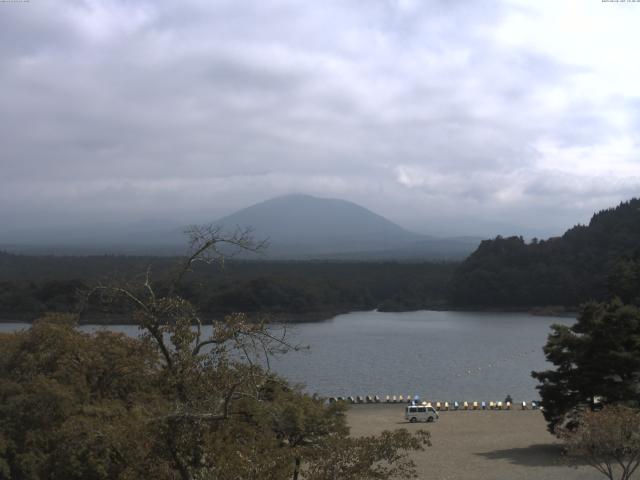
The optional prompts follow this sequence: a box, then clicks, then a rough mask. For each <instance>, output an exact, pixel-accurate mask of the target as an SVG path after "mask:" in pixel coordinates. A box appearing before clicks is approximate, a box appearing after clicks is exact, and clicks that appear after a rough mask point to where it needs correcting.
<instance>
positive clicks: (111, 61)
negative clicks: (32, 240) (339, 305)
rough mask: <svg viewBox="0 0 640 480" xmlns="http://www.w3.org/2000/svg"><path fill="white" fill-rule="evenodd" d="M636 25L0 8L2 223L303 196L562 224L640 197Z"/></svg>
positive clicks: (540, 10)
mask: <svg viewBox="0 0 640 480" xmlns="http://www.w3.org/2000/svg"><path fill="white" fill-rule="evenodd" d="M638 21H640V4H633V3H626V4H625V3H623V4H621V3H606V2H605V3H602V2H584V1H575V2H574V1H567V2H554V1H538V2H533V3H532V2H524V1H516V0H512V1H504V2H501V3H498V2H448V1H442V0H431V1H412V0H370V1H369V2H358V1H355V0H346V1H344V0H342V1H337V0H335V1H330V0H329V1H325V2H312V3H309V2H292V1H282V0H269V1H264V0H260V1H258V0H247V1H243V2H238V1H230V0H229V1H227V0H217V1H214V2H210V1H201V0H185V1H183V2H168V1H164V0H155V1H153V2H151V1H146V0H139V1H137V2H135V3H132V2H129V1H110V2H106V1H104V2H103V1H95V0H74V1H71V2H62V3H61V2H54V1H38V2H30V3H9V4H0V85H2V89H3V90H2V95H0V121H1V124H2V125H3V127H2V129H0V145H2V150H1V151H0V167H1V172H2V175H1V176H0V221H2V222H3V225H4V226H5V227H19V226H21V225H24V224H30V223H34V222H55V223H68V224H71V223H80V222H84V221H88V220H95V219H96V218H100V219H105V220H107V219H109V220H113V219H123V220H134V219H137V218H142V217H160V218H162V217H171V218H174V219H175V218H188V219H189V220H191V219H194V220H195V219H204V218H211V219H213V218H216V217H218V216H221V215H223V214H225V213H228V212H230V211H232V210H234V209H236V208H240V207H243V206H246V205H248V204H251V203H253V202H256V201H260V200H264V199H266V198H269V197H272V196H275V195H280V194H285V193H291V192H304V193H311V194H316V195H320V196H331V197H340V198H346V199H350V200H353V201H356V202H359V203H361V204H363V205H364V206H367V207H369V208H372V209H374V210H376V211H378V212H379V213H381V214H383V215H386V216H388V217H389V218H391V219H393V220H396V221H398V222H400V223H402V224H404V225H406V226H408V227H410V228H414V229H418V230H421V231H424V232H431V233H446V234H449V233H469V234H478V233H479V234H495V233H500V232H499V230H500V229H501V228H502V227H501V225H505V224H518V225H529V226H531V227H535V228H537V229H539V230H540V232H542V233H553V232H559V231H561V230H563V229H564V228H566V227H568V226H570V225H572V224H573V223H575V222H577V221H585V220H588V217H589V215H590V213H591V212H592V211H593V210H595V209H599V208H604V207H607V206H611V205H613V204H615V203H617V202H618V201H620V200H623V199H626V198H629V197H631V196H633V195H637V194H638V192H640V154H639V153H638V146H639V144H640V137H639V134H638V133H637V132H639V131H640V130H639V127H640V63H638V62H637V61H635V60H634V59H635V56H637V45H638V44H639V43H640V33H638V31H637V29H636V28H635V27H636V25H637V24H638ZM504 228H507V227H504ZM508 233H510V232H508Z"/></svg>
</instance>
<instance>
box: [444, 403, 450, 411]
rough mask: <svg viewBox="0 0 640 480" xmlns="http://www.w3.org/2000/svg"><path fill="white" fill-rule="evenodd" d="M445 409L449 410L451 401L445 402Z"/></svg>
mask: <svg viewBox="0 0 640 480" xmlns="http://www.w3.org/2000/svg"><path fill="white" fill-rule="evenodd" d="M444 409H445V410H449V402H444Z"/></svg>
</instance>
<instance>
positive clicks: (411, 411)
mask: <svg viewBox="0 0 640 480" xmlns="http://www.w3.org/2000/svg"><path fill="white" fill-rule="evenodd" d="M417 411H418V409H417V408H416V407H409V413H416V412H417Z"/></svg>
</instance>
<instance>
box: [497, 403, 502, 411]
mask: <svg viewBox="0 0 640 480" xmlns="http://www.w3.org/2000/svg"><path fill="white" fill-rule="evenodd" d="M497 406H498V410H502V402H498V405H497Z"/></svg>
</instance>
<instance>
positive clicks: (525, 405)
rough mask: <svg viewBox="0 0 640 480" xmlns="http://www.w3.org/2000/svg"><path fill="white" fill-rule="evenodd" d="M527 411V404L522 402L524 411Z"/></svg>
mask: <svg viewBox="0 0 640 480" xmlns="http://www.w3.org/2000/svg"><path fill="white" fill-rule="evenodd" d="M526 409H527V402H522V410H526Z"/></svg>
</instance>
